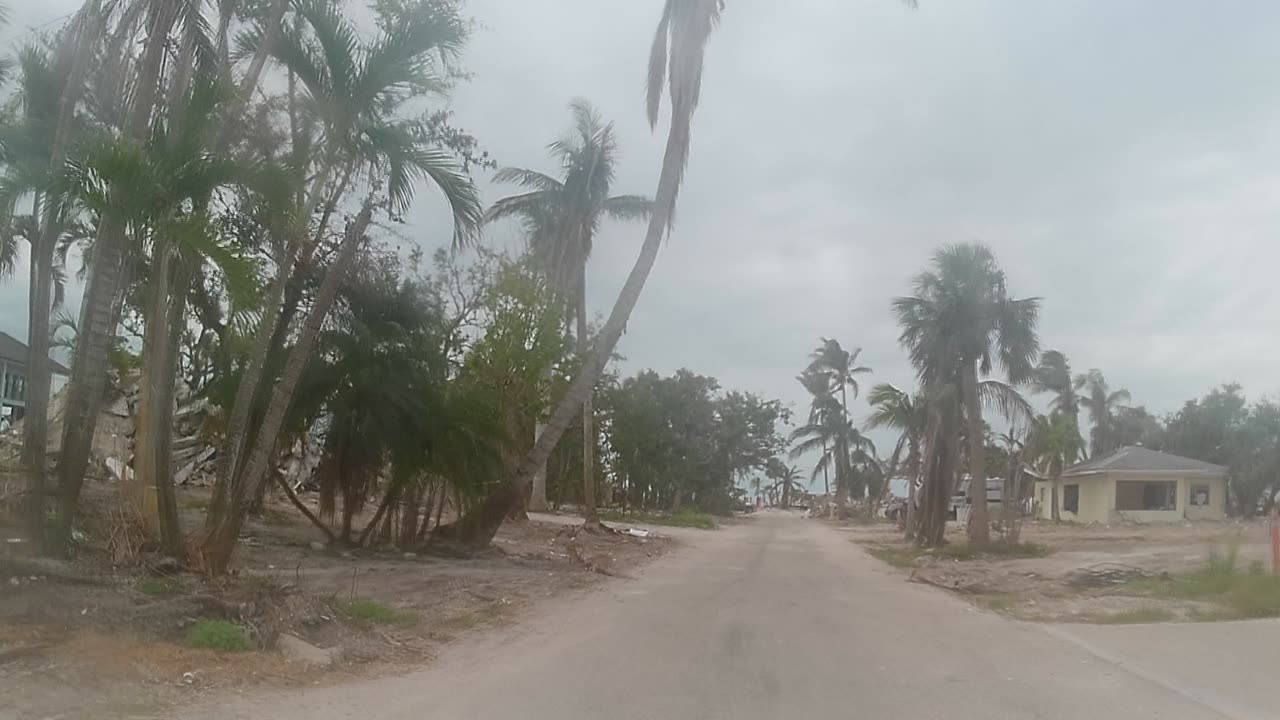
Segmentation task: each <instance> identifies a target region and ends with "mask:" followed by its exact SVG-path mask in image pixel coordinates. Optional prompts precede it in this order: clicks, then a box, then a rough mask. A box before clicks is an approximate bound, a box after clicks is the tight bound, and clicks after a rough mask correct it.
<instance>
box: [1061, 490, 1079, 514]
mask: <svg viewBox="0 0 1280 720" xmlns="http://www.w3.org/2000/svg"><path fill="white" fill-rule="evenodd" d="M1062 509H1063V511H1065V512H1069V513H1078V512H1080V486H1079V485H1063V486H1062Z"/></svg>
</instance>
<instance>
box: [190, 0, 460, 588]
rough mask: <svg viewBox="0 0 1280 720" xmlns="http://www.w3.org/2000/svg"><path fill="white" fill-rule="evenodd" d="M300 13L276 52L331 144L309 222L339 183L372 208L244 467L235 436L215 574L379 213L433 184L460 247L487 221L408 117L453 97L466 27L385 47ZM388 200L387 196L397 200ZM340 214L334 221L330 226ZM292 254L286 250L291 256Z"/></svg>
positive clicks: (216, 511) (389, 30)
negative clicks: (451, 75)
mask: <svg viewBox="0 0 1280 720" xmlns="http://www.w3.org/2000/svg"><path fill="white" fill-rule="evenodd" d="M296 8H297V12H298V14H299V15H300V16H301V17H302V18H303V19H304V20H305V21H306V23H307V25H308V27H309V29H310V34H304V33H302V32H298V31H295V32H290V33H285V34H284V35H283V36H282V37H281V38H280V42H279V43H278V45H277V46H276V48H275V49H274V50H273V52H274V55H275V57H276V59H277V60H279V61H280V62H282V63H283V64H284V65H285V66H287V68H288V69H289V70H290V71H291V72H292V73H293V74H294V75H296V77H297V78H298V80H299V81H300V82H301V83H302V85H303V86H304V88H305V92H306V95H307V100H308V105H309V106H310V107H312V108H313V110H314V111H315V112H316V114H317V116H318V119H319V121H320V128H321V137H320V138H319V141H318V142H317V143H316V146H318V147H323V148H325V149H324V150H323V151H322V157H321V158H320V159H319V160H318V163H317V168H318V169H317V174H316V176H315V177H314V178H313V179H312V182H311V185H312V189H311V190H310V191H308V192H307V193H306V195H305V198H306V200H305V204H306V207H304V208H302V210H303V213H302V214H301V215H300V216H299V217H303V218H306V217H309V216H310V215H311V212H312V211H313V210H315V209H317V208H318V206H319V202H320V199H321V198H322V197H327V195H326V191H325V188H326V186H327V185H328V182H329V180H330V179H331V178H332V179H336V181H337V183H338V187H339V188H346V187H347V186H348V184H349V183H351V182H354V181H356V180H359V179H361V178H365V179H367V180H368V184H369V185H370V190H369V193H368V194H367V195H366V197H365V200H364V201H363V203H362V204H361V208H360V211H359V212H358V213H357V214H356V215H355V217H354V218H352V220H351V221H350V222H349V223H348V224H347V226H346V228H345V230H344V232H343V235H342V240H341V241H340V243H339V246H338V250H337V253H336V256H335V258H334V259H333V260H332V261H331V263H330V265H329V267H328V269H327V270H326V271H325V273H324V278H323V280H322V281H321V284H320V287H319V289H318V290H317V292H316V295H315V297H314V299H313V301H312V307H311V310H310V312H309V314H308V315H307V316H306V319H305V321H304V322H303V324H302V327H301V329H300V332H299V334H298V337H297V340H296V342H295V343H294V345H293V348H292V349H291V350H290V352H289V355H288V358H287V360H286V362H285V365H284V368H283V370H282V371H281V375H280V378H279V380H278V381H277V382H276V383H275V385H274V386H273V387H272V388H271V393H270V399H269V401H268V403H267V406H266V410H265V412H264V414H263V419H262V422H261V425H260V427H259V430H258V432H257V437H256V438H254V439H253V442H252V444H251V445H249V446H248V454H247V455H245V459H244V460H243V462H241V461H239V460H238V459H237V456H238V455H239V452H238V451H237V449H236V446H235V443H238V442H239V440H238V438H231V437H229V438H228V440H229V442H230V443H232V444H233V446H232V447H231V448H230V449H229V450H230V452H229V453H228V455H229V457H227V458H220V459H219V462H220V468H219V477H218V486H217V488H216V489H215V498H214V500H215V502H214V504H212V505H211V506H210V510H209V515H208V519H207V522H206V536H205V538H204V540H203V542H202V548H201V549H202V553H203V561H204V563H205V569H206V570H208V571H209V572H211V573H214V574H220V573H222V572H224V571H225V570H226V566H227V562H228V561H229V560H230V557H231V553H232V551H233V550H234V548H235V543H236V538H237V536H238V535H239V531H240V526H241V525H242V523H243V522H244V517H245V514H246V513H247V512H248V509H249V507H250V506H251V505H252V503H253V501H254V499H255V498H256V497H257V495H258V491H259V488H260V487H261V486H262V483H263V482H265V480H266V476H267V469H268V466H269V464H270V462H271V460H272V457H273V455H274V448H275V444H276V439H277V437H278V435H279V433H280V429H281V427H282V425H283V423H284V420H285V417H286V414H287V412H288V408H289V404H290V402H291V401H292V399H293V394H294V390H295V388H296V387H297V384H298V381H299V379H300V378H301V375H302V372H303V370H304V369H305V367H306V364H307V361H308V358H309V355H310V354H311V352H312V347H313V346H314V343H315V340H316V337H317V335H318V334H319V332H320V328H321V326H322V325H323V323H324V320H325V317H326V316H327V314H328V311H329V308H330V307H331V306H332V305H333V302H334V299H335V298H336V296H337V293H338V290H339V288H340V286H341V284H342V283H343V281H344V278H345V277H346V275H347V273H348V272H349V271H350V269H351V267H352V266H353V264H354V263H355V261H356V254H357V251H358V250H359V248H360V246H361V244H362V243H363V241H364V239H365V232H366V230H367V229H368V227H369V225H370V223H371V222H372V219H373V210H374V208H375V206H380V205H383V204H385V205H387V206H388V208H389V210H390V211H391V212H392V213H393V214H394V213H400V212H403V211H404V209H405V208H406V207H407V205H408V203H409V201H410V200H411V199H412V196H413V192H414V187H415V183H416V182H417V181H419V180H429V181H430V182H431V183H432V184H434V185H435V186H436V187H437V188H438V189H439V190H440V191H441V193H442V194H443V196H444V197H445V199H446V201H447V202H448V203H449V206H450V209H451V211H452V215H453V225H454V244H455V246H462V245H466V244H469V243H470V242H471V241H472V240H473V239H474V238H475V234H476V231H477V229H478V227H479V224H480V219H481V216H482V212H481V209H480V204H479V200H478V197H477V194H476V190H475V186H474V185H473V184H472V183H471V181H470V179H469V178H468V177H467V176H466V174H465V173H464V172H463V171H462V169H461V167H460V166H459V165H458V164H457V163H456V162H455V161H454V159H453V158H452V156H451V155H449V153H448V152H446V151H445V150H443V149H440V148H437V147H435V146H434V145H432V144H431V143H430V141H429V140H427V139H426V138H428V137H429V136H428V135H427V134H426V133H425V132H424V128H423V125H422V123H421V122H420V121H417V120H403V119H400V117H399V113H400V112H402V111H403V109H404V105H405V104H406V103H407V102H409V101H410V100H412V99H413V98H414V97H418V96H421V95H422V94H424V93H428V92H443V91H444V90H445V89H447V82H446V81H445V79H444V78H443V77H442V76H441V75H440V71H441V69H442V68H447V66H448V64H449V63H450V62H451V61H452V59H453V58H454V57H455V56H456V55H457V53H458V52H459V51H460V50H461V47H462V44H463V41H464V40H465V37H466V29H465V24H464V23H462V21H461V20H460V19H459V18H457V17H456V16H451V15H449V14H447V13H445V14H436V13H427V14H419V15H413V16H410V17H408V18H405V22H403V23H400V24H398V25H396V26H394V27H386V28H385V29H384V30H383V32H382V35H381V36H380V37H379V38H378V39H376V40H373V41H372V42H368V41H362V40H361V39H360V35H359V33H358V31H357V30H356V28H355V26H354V25H353V24H352V23H351V22H350V21H349V20H348V19H346V18H345V17H343V16H342V15H341V14H340V12H339V10H338V8H337V7H336V6H335V5H333V4H332V3H328V2H325V0H304V1H303V2H300V3H298V4H297V5H296ZM379 188H381V190H379ZM376 193H380V194H383V195H385V200H384V199H381V198H379V197H378V195H377V194H376ZM328 215H329V213H324V214H323V215H322V219H327V217H328ZM298 245H299V237H298V236H297V235H296V234H294V235H293V236H292V237H291V238H290V240H289V242H288V246H289V247H291V248H293V249H294V250H296V247H297V246H298ZM292 252H293V250H290V251H286V260H288V259H290V258H291V257H292ZM290 265H291V263H290V262H284V263H281V264H280V268H279V270H278V273H277V277H276V279H275V280H273V282H272V286H271V289H270V291H269V295H270V297H269V298H268V300H267V303H268V305H267V307H269V308H272V309H274V308H277V307H279V303H280V299H281V297H282V296H283V293H284V284H283V283H282V282H281V278H285V279H286V280H287V275H288V272H289V267H290ZM274 315H275V314H274V313H271V312H268V314H267V317H270V318H271V319H273V320H274V319H276V318H275V317H274ZM264 319H265V318H264ZM274 334H275V327H274V323H273V322H270V321H264V322H261V323H259V328H258V331H257V336H256V337H255V347H254V350H253V352H254V356H253V358H252V359H251V361H250V367H249V369H248V370H247V371H246V377H245V379H244V380H242V383H241V387H240V389H239V390H238V391H237V395H236V400H235V404H234V405H233V410H232V415H231V420H230V421H229V422H228V427H227V433H228V435H229V436H230V435H231V434H232V432H233V429H235V430H238V431H240V432H243V430H244V428H245V427H247V419H248V416H249V408H250V405H251V404H252V401H253V396H254V393H255V392H256V387H255V386H256V384H257V383H258V382H260V381H261V379H262V378H261V370H262V364H263V363H264V362H265V354H266V349H267V348H269V347H270V340H271V337H272V336H273V335H274ZM259 354H261V355H259ZM255 369H256V376H254V374H255V373H254V372H253V371H254V370H255ZM246 386H249V387H247V388H246Z"/></svg>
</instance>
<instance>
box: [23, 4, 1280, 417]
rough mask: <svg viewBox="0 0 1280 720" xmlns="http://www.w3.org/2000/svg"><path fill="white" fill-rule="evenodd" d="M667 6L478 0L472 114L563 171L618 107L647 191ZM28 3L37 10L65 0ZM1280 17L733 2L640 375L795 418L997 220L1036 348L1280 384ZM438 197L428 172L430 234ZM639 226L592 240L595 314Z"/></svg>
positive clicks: (1154, 403)
mask: <svg viewBox="0 0 1280 720" xmlns="http://www.w3.org/2000/svg"><path fill="white" fill-rule="evenodd" d="M661 4H662V3H661V1H660V0H625V1H623V0H608V1H601V0H471V2H470V4H469V6H470V9H471V11H472V13H473V14H474V16H475V17H476V18H477V20H478V21H479V22H480V23H481V24H482V27H481V29H480V30H479V31H478V32H477V34H476V36H475V38H474V41H473V42H472V44H471V47H470V49H469V51H468V54H467V66H468V67H469V69H470V70H471V71H472V72H473V73H474V79H473V80H472V81H471V82H470V83H469V84H468V85H466V86H464V87H462V88H460V89H459V91H458V92H457V93H456V94H455V97H454V98H453V100H452V103H451V104H452V107H453V109H454V110H455V111H456V120H457V122H458V124H459V125H460V126H461V127H463V128H465V129H466V130H468V131H470V132H471V133H473V134H474V135H476V136H477V137H478V138H479V140H480V142H481V143H482V144H483V146H484V147H485V148H486V149H488V150H489V151H490V152H491V153H492V154H493V155H494V156H495V157H496V158H497V160H498V161H499V162H500V163H501V164H503V165H517V166H522V167H531V168H540V169H546V170H553V169H554V168H552V167H551V166H550V165H549V163H548V161H547V159H546V155H545V150H544V146H545V144H546V143H547V142H548V141H550V140H551V139H553V138H554V137H556V136H557V135H559V134H560V132H561V131H562V130H563V129H564V127H565V126H566V124H567V122H568V111H567V109H566V105H567V104H568V102H569V100H570V99H571V98H574V97H577V96H581V97H585V98H588V99H590V100H591V101H592V102H593V103H595V104H596V105H597V107H598V108H599V109H600V110H601V112H602V113H603V114H604V115H605V116H606V117H607V118H609V119H612V120H614V121H615V122H616V124H617V132H618V135H619V138H620V142H621V147H622V151H623V157H622V164H621V168H620V172H619V175H618V178H617V182H616V185H615V189H616V191H617V192H619V193H644V194H652V193H653V191H654V187H655V184H656V179H657V172H658V167H659V162H660V154H661V143H662V140H663V139H664V135H665V131H664V130H663V129H662V128H660V129H659V133H658V134H656V135H655V134H651V133H650V131H649V128H648V125H647V123H646V122H645V119H644V112H643V80H644V74H645V63H646V59H647V53H648V47H649V43H650V40H651V33H652V30H653V27H654V24H655V23H656V21H657V18H658V14H659V11H660V9H661ZM14 5H15V6H16V7H15V15H16V16H17V18H16V19H17V23H16V25H15V26H14V27H17V28H21V27H22V26H23V25H26V24H32V23H39V22H43V21H46V20H50V19H52V18H54V17H56V16H58V15H61V14H62V13H65V12H66V11H67V10H69V9H71V8H72V5H71V4H69V3H67V2H66V0H59V1H58V2H47V3H41V4H40V5H38V6H36V4H35V3H31V2H17V3H14ZM1278 29H1280V4H1277V3H1272V2H1264V1H1262V0H1258V1H1256V2H1243V1H1242V2H1230V3H1205V2H1200V1H1199V0H1176V1H1175V0H1146V1H1145V2H1138V1H1134V2H1123V3H1115V2H1070V3H1068V2H1055V3H1049V2H1038V3H1027V2H1014V1H1013V0H1005V1H1004V2H997V1H996V0H921V8H920V9H919V10H918V11H910V10H908V9H906V8H905V7H903V6H902V5H901V4H899V3H898V2H895V1H894V0H840V1H836V0H789V1H788V2H786V3H779V2H776V0H727V8H726V10H725V13H724V19H723V24H722V26H721V27H720V29H719V30H718V31H717V32H716V33H715V35H714V36H713V37H712V40H711V43H710V47H709V48H708V52H707V68H706V73H705V75H704V83H703V97H702V105H701V107H700V108H699V110H698V113H697V116H696V117H695V120H694V136H693V150H692V154H691V157H690V165H689V172H688V175H687V181H686V184H685V187H684V190H683V192H682V194H681V197H680V204H679V208H678V224H677V227H676V229H675V232H674V233H673V235H672V237H671V240H670V242H669V243H668V244H667V245H666V246H665V247H664V248H663V251H662V254H661V255H660V256H659V258H658V263H657V266H656V267H655V269H654V272H653V275H652V276H651V278H650V280H649V284H648V286H647V287H646V289H645V292H644V295H643V297H642V298H641V301H640V305H639V307H638V308H637V310H636V312H635V314H634V316H633V317H632V321H631V324H630V326H629V328H628V332H627V334H626V336H624V338H623V340H622V343H621V346H620V351H621V352H622V353H623V354H624V355H625V356H626V358H627V360H626V363H625V365H626V369H627V370H628V371H634V370H636V369H640V368H643V367H652V368H655V369H657V370H659V371H662V372H664V373H666V372H671V371H673V370H675V369H677V368H679V367H688V368H690V369H692V370H694V371H696V372H700V373H704V374H710V375H715V376H716V377H719V378H720V379H721V381H722V383H723V384H724V385H725V386H727V387H732V388H738V389H743V390H751V391H754V392H758V393H762V394H764V395H767V396H770V397H777V398H781V399H783V400H784V401H787V402H790V403H793V405H794V407H795V409H796V410H797V411H800V412H803V411H804V408H805V407H806V406H807V398H806V396H805V394H804V392H803V390H802V389H801V388H800V387H799V385H798V384H797V383H796V382H795V380H794V377H795V375H796V374H797V372H798V371H799V370H800V369H801V368H802V367H803V366H804V365H805V364H806V362H807V355H808V353H809V352H810V351H811V350H812V348H813V347H814V346H815V345H816V344H817V341H818V337H819V336H829V337H835V338H837V339H839V340H840V341H841V342H842V343H843V344H844V345H845V346H846V347H857V346H861V347H862V348H863V355H862V359H863V361H864V363H865V364H867V365H869V366H871V367H872V368H874V369H875V374H874V375H873V376H872V377H871V379H870V380H868V382H869V383H871V382H881V381H890V382H893V383H896V384H898V385H899V386H902V387H904V388H905V387H909V386H910V385H911V383H912V372H911V369H910V367H909V365H908V364H907V361H906V356H905V353H904V352H903V351H902V350H901V348H900V347H899V346H898V343H897V329H896V327H895V326H894V324H893V321H892V319H891V317H890V313H889V302H890V300H891V298H892V297H894V296H895V295H900V294H904V293H905V292H906V291H907V290H908V288H909V283H910V278H911V276H912V275H913V274H914V273H916V272H917V271H919V270H920V269H921V268H922V267H923V266H924V265H925V264H926V263H927V261H928V258H929V256H930V254H931V253H932V252H933V251H934V249H936V248H937V247H938V246H939V245H941V244H944V243H950V242H958V241H971V240H979V241H982V242H985V243H987V244H989V245H990V246H991V247H992V248H993V249H994V250H995V252H996V254H997V257H998V258H999V260H1000V262H1001V264H1002V265H1003V267H1004V269H1005V270H1006V272H1007V274H1008V276H1009V286H1010V289H1011V290H1012V292H1013V293H1014V294H1016V295H1020V296H1027V295H1037V296H1041V297H1043V299H1044V300H1043V311H1042V315H1041V328H1040V336H1041V341H1042V343H1043V345H1044V347H1046V348H1058V349H1061V350H1062V351H1064V352H1065V353H1066V354H1067V355H1068V357H1069V358H1070V360H1071V362H1072V365H1073V368H1074V369H1076V370H1077V371H1083V370H1086V369H1088V368H1091V367H1098V368H1101V369H1102V370H1103V371H1104V372H1105V374H1106V376H1107V378H1108V379H1109V380H1110V381H1111V383H1112V385H1113V386H1116V387H1119V386H1123V387H1127V388H1128V389H1129V390H1130V391H1132V393H1133V398H1134V401H1135V403H1140V404H1145V405H1146V406H1147V407H1148V408H1149V409H1150V410H1151V411H1153V412H1155V413H1157V414H1163V413H1165V412H1169V411H1173V410H1175V409H1177V408H1178V407H1179V406H1180V405H1181V404H1182V402H1183V401H1184V400H1185V399H1187V398H1189V397H1193V396H1198V395H1201V394H1203V393H1204V392H1205V391H1206V390H1208V389H1209V387H1211V386H1213V385H1215V384H1218V383H1221V382H1225V381H1232V380H1235V381H1239V382H1240V383H1242V384H1243V385H1244V387H1245V390H1246V392H1247V394H1248V395H1249V396H1250V397H1258V396H1260V395H1263V394H1274V393H1275V392H1276V390H1277V389H1278V387H1280V379H1278V377H1277V374H1276V372H1275V368H1276V367H1277V364H1278V363H1280V360H1277V358H1280V335H1278V334H1277V332H1276V331H1275V328H1276V325H1277V319H1276V318H1277V315H1280V285H1278V284H1277V283H1276V282H1275V280H1274V278H1275V277H1276V274H1277V273H1276V268H1277V266H1278V261H1280V249H1278V248H1277V243H1276V242H1275V241H1274V236H1275V234H1276V231H1277V228H1280V176H1278V174H1277V169H1278V168H1280V92H1277V91H1278V90H1280V88H1278V87H1277V85H1278V81H1277V79H1276V78H1277V77H1280V75H1277V70H1276V68H1278V67H1280V43H1277V42H1276V41H1275V38H1276V31H1277V30H1278ZM0 37H3V35H0ZM485 192H486V199H487V200H492V199H494V198H497V197H500V196H501V195H502V193H503V192H504V189H503V188H494V187H491V186H487V185H486V188H485ZM444 217H445V216H444V211H443V208H442V207H441V206H440V204H439V203H438V202H437V201H436V200H434V199H432V198H430V197H429V195H428V194H427V193H426V192H424V193H423V195H422V199H421V201H420V202H419V203H418V205H417V207H416V208H415V210H414V212H413V215H412V221H413V227H414V229H415V231H416V233H417V234H418V236H420V237H421V239H422V242H423V243H424V244H425V245H428V246H434V245H436V244H438V243H439V242H440V241H441V239H442V238H444V237H445V236H446V235H447V229H446V226H445V224H444V223H445V220H444ZM643 234H644V228H643V227H642V226H640V225H615V226H609V227H607V228H606V229H605V230H604V231H603V233H602V234H601V236H600V237H599V238H598V239H597V241H596V244H595V254H594V256H593V258H592V261H591V267H590V271H589V278H590V279H589V282H590V290H589V292H590V300H589V302H590V305H591V308H592V311H593V312H596V313H606V312H607V311H608V309H609V307H610V306H611V304H612V302H613V298H614V297H615V294H616V292H617V290H618V288H619V287H620V285H621V283H622V280H623V278H624V277H625V275H626V273H627V271H628V270H629V269H630V267H631V265H632V263H633V261H634V259H635V255H636V252H637V250H638V248H639V245H640V243H641V241H642V239H643ZM490 242H492V243H494V244H498V245H504V244H507V245H511V244H514V242H515V237H514V231H513V230H512V229H510V228H507V229H499V230H497V231H496V232H494V233H493V236H492V237H491V238H490ZM25 292H26V291H25V285H23V284H21V283H19V282H15V281H6V283H5V284H4V285H3V286H0V329H4V330H7V331H9V332H13V333H15V334H16V333H23V332H25V321H24V318H23V316H24V314H25V297H26V295H25ZM858 409H859V411H860V412H865V405H861V404H860V405H859V406H858Z"/></svg>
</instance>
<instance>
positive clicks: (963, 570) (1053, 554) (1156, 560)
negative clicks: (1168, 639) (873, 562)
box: [850, 521, 1271, 623]
mask: <svg viewBox="0 0 1280 720" xmlns="http://www.w3.org/2000/svg"><path fill="white" fill-rule="evenodd" d="M1267 527H1268V526H1267V523H1266V522H1265V521H1226V522H1196V523H1190V522H1188V523H1178V524H1171V525H1114V526H1100V525H1075V524H1069V523H1061V524H1054V523H1049V522H1028V523H1026V524H1025V525H1024V526H1023V531H1022V538H1021V539H1022V541H1023V542H1024V543H1028V544H1029V545H1028V546H1027V550H1028V552H1026V553H1019V554H1027V555H1042V556H1041V557H1000V556H978V557H962V558H961V559H956V558H954V557H948V555H952V554H953V553H954V554H955V555H961V556H964V555H965V552H964V550H965V546H964V542H965V541H964V535H963V532H962V530H961V529H960V528H958V527H956V528H949V529H948V536H947V537H948V541H949V542H950V543H951V545H949V546H948V548H946V549H944V550H943V551H942V552H939V553H928V552H926V553H920V554H918V555H917V554H916V553H915V552H914V551H913V550H911V549H910V546H908V545H907V544H906V543H904V542H902V540H901V536H900V534H899V533H898V532H897V530H896V528H894V527H893V526H892V525H887V524H876V525H863V526H854V527H852V528H851V529H850V533H851V535H852V539H853V540H854V541H855V542H857V543H860V544H863V545H865V546H867V548H868V550H869V551H871V552H872V554H874V555H876V556H878V557H880V558H881V559H884V560H886V561H887V562H889V563H890V564H893V565H896V566H898V567H901V568H902V569H903V572H904V574H906V575H907V577H908V578H909V579H911V580H912V581H915V582H924V583H928V584H932V585H936V586H939V587H943V588H946V589H948V590H952V591H954V592H957V593H960V594H962V595H964V596H966V597H968V598H970V599H971V600H972V601H973V602H975V603H977V604H979V605H981V606H983V607H986V608H988V609H991V610H995V611H998V612H1002V613H1005V614H1008V615H1011V616H1013V617H1017V618H1020V619H1025V620H1036V621H1053V622H1102V623H1113V622H1154V621H1169V620H1174V621H1176V620H1207V619H1223V618H1225V617H1229V615H1227V614H1224V611H1223V609H1222V608H1221V607H1220V605H1219V604H1217V603H1215V602H1212V601H1210V600H1207V599H1205V598H1203V597H1188V596H1191V595H1195V593H1177V592H1173V593H1169V592H1163V588H1162V587H1160V584H1161V583H1164V584H1168V583H1173V582H1178V581H1180V579H1181V578H1184V577H1187V576H1191V575H1194V574H1196V573H1203V572H1204V571H1205V569H1206V567H1207V566H1208V564H1209V558H1210V555H1211V553H1216V554H1218V555H1219V556H1227V555H1231V554H1234V556H1235V566H1236V568H1238V570H1239V573H1240V574H1241V575H1244V574H1247V573H1248V571H1249V569H1250V568H1251V567H1252V568H1253V570H1254V571H1255V572H1257V571H1258V569H1259V567H1260V566H1262V567H1269V566H1270V562H1271V555H1270V553H1271V549H1270V540H1269V535H1268V529H1267Z"/></svg>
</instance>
